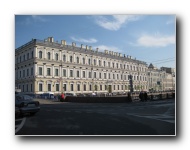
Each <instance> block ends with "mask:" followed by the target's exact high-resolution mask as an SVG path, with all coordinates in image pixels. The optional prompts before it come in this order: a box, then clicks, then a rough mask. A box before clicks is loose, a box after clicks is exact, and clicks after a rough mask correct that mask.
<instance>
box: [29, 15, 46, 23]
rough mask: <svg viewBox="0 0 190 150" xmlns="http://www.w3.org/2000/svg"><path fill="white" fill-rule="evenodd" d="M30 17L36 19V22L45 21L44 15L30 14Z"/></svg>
mask: <svg viewBox="0 0 190 150" xmlns="http://www.w3.org/2000/svg"><path fill="white" fill-rule="evenodd" d="M32 19H33V21H37V22H46V21H47V20H46V19H45V18H44V17H42V16H37V15H32Z"/></svg>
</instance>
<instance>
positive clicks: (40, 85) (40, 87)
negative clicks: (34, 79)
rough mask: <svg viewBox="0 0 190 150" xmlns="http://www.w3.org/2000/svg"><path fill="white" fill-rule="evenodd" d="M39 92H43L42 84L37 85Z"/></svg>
mask: <svg viewBox="0 0 190 150" xmlns="http://www.w3.org/2000/svg"><path fill="white" fill-rule="evenodd" d="M39 91H40V92H41V91H43V89H42V83H39Z"/></svg>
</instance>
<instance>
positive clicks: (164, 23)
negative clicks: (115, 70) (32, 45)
mask: <svg viewBox="0 0 190 150" xmlns="http://www.w3.org/2000/svg"><path fill="white" fill-rule="evenodd" d="M175 17H176V16H175V15H15V47H16V48H18V47H19V46H21V45H23V44H25V43H26V42H29V41H30V40H31V39H32V38H35V39H41V40H44V39H45V38H47V37H50V36H52V37H54V41H58V42H60V41H61V40H66V41H67V44H69V45H71V43H72V42H75V43H76V44H77V46H79V47H80V45H81V44H84V45H88V46H92V48H93V49H94V50H95V49H96V48H99V49H100V51H104V50H105V49H107V50H110V51H114V52H119V53H122V54H125V55H130V56H132V57H133V58H136V59H138V60H141V61H145V62H147V64H150V63H153V64H154V65H155V66H157V67H162V66H165V67H175V64H176V41H175V40H176V18H175Z"/></svg>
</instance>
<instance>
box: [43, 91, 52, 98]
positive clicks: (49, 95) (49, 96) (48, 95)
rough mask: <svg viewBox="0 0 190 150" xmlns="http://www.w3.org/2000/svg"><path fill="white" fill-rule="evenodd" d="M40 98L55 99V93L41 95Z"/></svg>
mask: <svg viewBox="0 0 190 150" xmlns="http://www.w3.org/2000/svg"><path fill="white" fill-rule="evenodd" d="M40 98H45V99H52V98H54V93H52V92H49V93H43V94H41V95H40Z"/></svg>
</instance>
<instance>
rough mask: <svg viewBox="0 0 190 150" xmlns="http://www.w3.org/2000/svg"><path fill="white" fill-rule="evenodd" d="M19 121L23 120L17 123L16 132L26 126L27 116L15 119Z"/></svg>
mask: <svg viewBox="0 0 190 150" xmlns="http://www.w3.org/2000/svg"><path fill="white" fill-rule="evenodd" d="M17 121H22V122H21V123H20V124H18V125H15V129H16V130H15V134H16V133H17V132H18V131H20V129H21V128H22V127H23V126H24V123H25V121H26V117H24V118H22V119H17V120H15V122H17Z"/></svg>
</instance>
